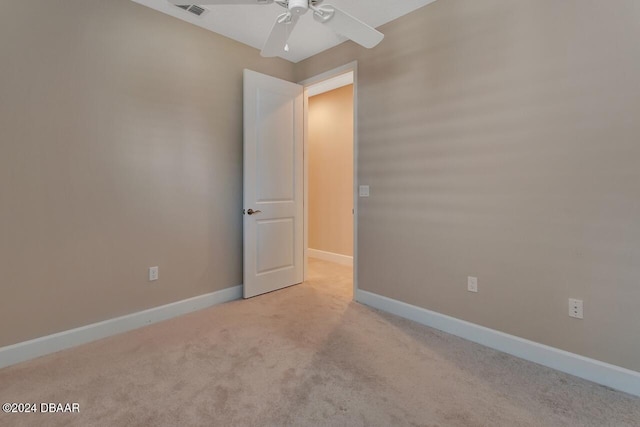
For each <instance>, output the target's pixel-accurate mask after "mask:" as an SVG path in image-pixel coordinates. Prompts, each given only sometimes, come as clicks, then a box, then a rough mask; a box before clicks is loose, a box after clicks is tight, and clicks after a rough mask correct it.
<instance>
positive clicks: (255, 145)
mask: <svg viewBox="0 0 640 427" xmlns="http://www.w3.org/2000/svg"><path fill="white" fill-rule="evenodd" d="M302 105H303V98H302V86H300V85H297V84H295V83H291V82H287V81H284V80H280V79H276V78H274V77H271V76H266V75H264V74H260V73H256V72H255V71H251V70H244V297H245V298H250V297H253V296H256V295H260V294H263V293H265V292H271V291H274V290H276V289H280V288H284V287H286V286H291V285H295V284H297V283H301V282H302V280H303V273H304V272H303V246H302V245H303V239H304V235H303V230H304V229H303V170H302V167H303V156H302V150H303V141H302V136H303V116H302V114H303V107H302Z"/></svg>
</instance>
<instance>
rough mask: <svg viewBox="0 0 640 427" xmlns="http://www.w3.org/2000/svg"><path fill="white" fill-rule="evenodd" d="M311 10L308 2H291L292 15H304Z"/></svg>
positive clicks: (304, 0) (301, 0)
mask: <svg viewBox="0 0 640 427" xmlns="http://www.w3.org/2000/svg"><path fill="white" fill-rule="evenodd" d="M308 9H309V1H308V0H289V10H290V11H291V13H296V14H298V15H304V14H305V13H306V12H307V10H308Z"/></svg>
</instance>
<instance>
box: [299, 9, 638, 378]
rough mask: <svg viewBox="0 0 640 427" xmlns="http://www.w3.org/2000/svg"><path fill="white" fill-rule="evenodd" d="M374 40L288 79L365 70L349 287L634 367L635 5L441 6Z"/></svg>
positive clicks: (302, 67) (346, 47) (348, 46)
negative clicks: (359, 194)
mask: <svg viewBox="0 0 640 427" xmlns="http://www.w3.org/2000/svg"><path fill="white" fill-rule="evenodd" d="M381 30H382V31H383V32H384V33H385V35H386V38H385V40H384V41H383V42H382V44H381V45H380V46H378V47H377V48H375V49H373V50H369V51H368V50H365V49H361V48H359V47H356V46H355V45H354V44H353V43H345V44H343V45H340V46H338V47H336V48H334V49H332V50H330V51H328V52H325V53H323V54H320V55H317V56H315V57H312V58H310V59H308V60H306V61H304V62H302V63H299V64H297V68H296V72H297V78H298V80H302V79H304V78H306V77H309V76H313V75H317V74H319V73H321V72H323V71H326V70H329V69H332V68H335V67H337V66H340V65H343V64H345V63H348V62H349V61H352V60H354V59H355V60H357V61H358V83H359V85H358V106H359V107H358V108H359V112H358V120H359V144H358V150H359V162H358V168H359V183H360V184H369V185H371V197H370V198H368V199H360V202H359V217H358V221H359V230H358V232H359V241H358V251H359V253H358V257H359V260H358V261H359V262H358V277H359V287H360V288H361V289H365V290H367V291H371V292H374V293H377V294H381V295H385V296H388V297H391V298H395V299H398V300H401V301H405V302H408V303H410V304H414V305H418V306H421V307H426V308H428V309H431V310H435V311H437V312H441V313H445V314H447V315H451V316H454V317H457V318H460V319H465V320H468V321H471V322H473V323H477V324H480V325H484V326H487V327H490V328H494V329H497V330H500V331H504V332H507V333H510V334H514V335H517V336H521V337H524V338H528V339H531V340H534V341H537V342H541V343H544V344H548V345H551V346H554V347H558V348H561V349H566V350H568V351H571V352H575V353H578V354H582V355H585V356H587V357H592V358H595V359H599V360H603V361H606V362H609V363H613V364H616V365H620V366H623V367H626V368H630V369H633V370H636V371H640V339H638V325H640V310H638V306H640V167H638V159H640V143H639V141H640V120H638V117H640V85H639V84H638V76H639V75H640V45H639V44H638V40H640V6H639V3H638V2H637V1H636V0H616V1H612V2H602V1H584V0H566V1H556V0H515V1H514V0H483V1H464V0H446V1H437V2H435V3H432V4H430V5H429V6H426V7H424V8H422V9H419V10H418V11H416V12H414V13H412V14H409V15H407V16H405V17H403V18H400V19H399V20H397V21H395V22H392V23H390V24H387V25H385V26H383V27H381ZM469 275H474V276H478V278H479V289H480V292H479V293H478V294H472V293H469V292H467V291H466V280H467V276H469ZM570 297H574V298H582V299H584V304H585V305H584V307H585V308H584V315H585V318H584V320H576V319H571V318H569V317H568V315H567V313H568V307H567V304H568V303H567V299H568V298H570Z"/></svg>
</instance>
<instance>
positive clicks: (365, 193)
mask: <svg viewBox="0 0 640 427" xmlns="http://www.w3.org/2000/svg"><path fill="white" fill-rule="evenodd" d="M358 194H359V195H360V197H369V186H368V185H361V186H360V187H358Z"/></svg>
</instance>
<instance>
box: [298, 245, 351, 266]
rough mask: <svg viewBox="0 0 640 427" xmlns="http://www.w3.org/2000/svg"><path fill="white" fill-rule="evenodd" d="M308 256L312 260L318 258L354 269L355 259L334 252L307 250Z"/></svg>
mask: <svg viewBox="0 0 640 427" xmlns="http://www.w3.org/2000/svg"><path fill="white" fill-rule="evenodd" d="M307 255H308V256H310V257H312V258H318V259H321V260H324V261H329V262H335V263H336V264H342V265H346V266H349V267H353V257H352V256H349V255H341V254H336V253H333V252H327V251H321V250H319V249H307Z"/></svg>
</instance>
